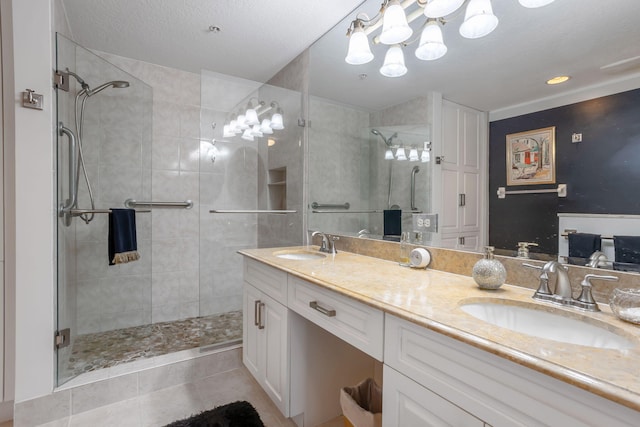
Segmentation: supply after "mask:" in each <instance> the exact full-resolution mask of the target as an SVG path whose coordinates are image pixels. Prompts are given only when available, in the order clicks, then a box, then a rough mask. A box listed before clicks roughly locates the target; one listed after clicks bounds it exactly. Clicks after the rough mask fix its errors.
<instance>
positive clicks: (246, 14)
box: [63, 0, 640, 111]
mask: <svg viewBox="0 0 640 427" xmlns="http://www.w3.org/2000/svg"><path fill="white" fill-rule="evenodd" d="M360 3H362V1H361V0H324V1H322V2H320V1H312V0H272V1H268V2H267V1H260V0H63V4H64V6H65V10H66V14H67V18H68V21H69V24H70V27H71V30H72V36H73V37H74V39H75V40H76V41H77V42H78V43H80V44H81V45H83V46H85V47H88V48H91V49H97V50H101V51H104V52H109V53H113V54H116V55H121V56H125V57H129V58H135V59H139V60H143V61H147V62H151V63H155V64H160V65H165V66H169V67H174V68H178V69H182V70H188V71H192V72H200V70H203V69H204V70H209V71H214V72H218V73H223V74H228V75H232V76H237V77H242V78H245V79H250V80H255V81H259V82H264V81H266V80H268V79H269V78H271V77H272V76H273V75H274V74H275V73H276V72H277V71H279V70H280V69H281V68H282V67H284V66H285V65H286V64H287V63H288V62H289V61H290V60H292V59H293V58H295V57H296V56H297V55H298V54H300V53H301V52H302V51H303V50H304V49H305V48H307V47H308V46H309V45H311V44H312V43H313V42H314V41H315V40H317V39H318V38H320V37H321V36H322V35H323V34H324V33H325V32H327V31H329V30H330V29H331V28H332V27H333V26H334V25H335V24H336V23H338V22H339V21H341V20H343V18H344V20H343V22H341V23H339V24H338V25H337V26H336V27H335V28H334V29H333V30H331V31H330V32H329V33H327V34H326V35H325V36H324V37H322V38H321V39H320V41H319V42H318V43H316V44H315V45H314V46H313V47H312V49H311V76H310V77H311V80H310V81H311V91H312V93H313V94H315V95H318V96H322V97H324V98H329V99H333V100H336V101H339V102H343V103H348V104H352V105H358V106H363V107H366V108H370V109H381V108H384V107H386V106H389V105H394V104H397V103H400V102H403V101H405V100H408V99H411V98H414V97H416V96H419V95H423V94H426V93H427V92H428V91H431V90H434V91H438V92H441V93H443V95H444V97H445V98H447V99H450V100H452V101H455V102H459V103H462V104H465V105H469V106H472V107H475V108H479V109H482V110H485V111H495V110H499V109H501V108H505V107H508V106H513V105H517V104H520V103H524V102H527V101H531V100H534V99H541V98H546V97H552V96H554V95H557V94H558V93H560V92H571V91H576V90H578V89H580V88H584V87H588V86H593V85H598V84H602V83H604V82H607V81H611V80H615V79H624V78H629V77H630V76H632V75H638V73H640V58H638V57H640V25H637V19H638V17H640V1H638V0H615V1H614V2H603V1H602V0H556V1H555V2H554V3H552V4H550V5H548V6H545V7H542V8H538V9H526V8H524V7H522V6H520V5H519V4H518V2H517V1H516V0H494V1H493V2H492V3H493V8H494V13H495V14H496V15H497V16H498V18H499V19H500V24H499V25H498V28H497V29H496V30H495V31H494V32H493V33H491V34H490V35H489V36H487V37H484V38H482V39H477V40H467V39H464V38H462V37H461V36H460V35H459V34H458V27H459V25H460V23H461V22H462V18H463V16H457V17H455V18H453V19H451V21H450V22H449V23H447V24H446V25H445V26H444V29H443V31H444V37H445V43H446V44H447V46H448V48H449V51H448V53H447V54H446V55H445V56H444V57H443V58H441V59H439V60H436V61H419V60H417V59H416V58H415V57H414V55H413V51H414V49H415V46H416V44H415V43H414V44H412V45H410V46H408V47H407V48H405V58H406V63H407V67H408V68H409V72H408V73H407V75H405V76H404V77H401V78H396V79H390V78H387V77H383V76H381V75H380V74H379V72H378V69H379V68H380V66H381V65H382V59H383V57H384V52H385V49H384V46H381V45H379V46H374V47H373V48H372V50H373V52H374V54H375V55H376V58H375V59H374V60H373V61H372V62H371V63H369V64H366V65H361V66H350V65H347V64H346V63H345V62H344V56H345V54H346V50H347V38H346V37H345V32H346V29H347V27H348V23H349V21H351V20H352V19H353V18H354V17H355V12H351V11H352V10H353V9H354V8H356V7H358V8H357V9H356V10H357V11H365V12H367V13H368V14H369V15H370V16H373V15H375V14H376V12H377V10H378V9H379V7H380V3H381V0H368V1H366V2H364V3H362V4H361V5H360V6H358V5H359V4H360ZM345 17H346V18H345ZM418 23H419V21H416V24H418ZM210 25H216V26H219V27H220V28H221V30H222V31H221V32H220V33H218V34H213V33H211V32H210V31H209V30H208V28H209V26H210ZM416 27H417V25H416ZM378 31H379V30H378ZM415 31H416V33H417V32H418V29H417V28H416V29H415ZM376 34H377V33H376ZM634 57H635V58H636V60H633V61H629V62H626V63H624V64H623V65H621V66H616V67H611V68H606V69H604V70H603V69H601V67H603V66H606V65H608V64H611V63H614V62H617V61H624V60H627V59H629V58H634ZM361 74H366V75H367V78H365V79H360V78H359V75H361ZM558 74H568V75H571V76H572V79H571V80H570V81H569V82H568V83H566V84H564V85H560V86H556V87H550V86H547V85H545V84H544V81H546V80H547V79H548V78H549V77H552V76H554V75H558Z"/></svg>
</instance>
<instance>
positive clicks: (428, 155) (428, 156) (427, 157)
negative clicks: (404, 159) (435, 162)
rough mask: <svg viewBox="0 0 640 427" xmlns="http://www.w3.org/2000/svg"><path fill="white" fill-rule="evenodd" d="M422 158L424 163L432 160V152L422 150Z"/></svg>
mask: <svg viewBox="0 0 640 427" xmlns="http://www.w3.org/2000/svg"><path fill="white" fill-rule="evenodd" d="M420 160H421V161H422V163H427V162H428V161H429V160H431V153H430V152H429V150H424V151H423V152H422V155H421V156H420Z"/></svg>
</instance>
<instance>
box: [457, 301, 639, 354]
mask: <svg viewBox="0 0 640 427" xmlns="http://www.w3.org/2000/svg"><path fill="white" fill-rule="evenodd" d="M460 309H461V310H462V311H464V312H465V313H467V314H470V315H471V316H473V317H475V318H477V319H480V320H483V321H485V322H487V323H491V324H492V325H495V326H499V327H501V328H506V329H510V330H512V331H514V332H519V333H521V334H527V335H531V336H534V337H538V338H543V339H547V340H553V341H559V342H562V343H567V344H577V345H583V346H588V347H595V348H606V349H616V350H623V349H627V348H631V347H634V346H635V343H634V342H632V341H631V340H629V339H627V338H626V337H623V336H621V335H620V334H618V333H616V332H614V331H613V330H612V329H613V328H614V327H612V326H609V325H607V324H606V323H603V322H599V321H597V320H594V319H591V318H588V317H586V316H582V315H580V314H569V313H564V312H561V311H559V310H553V311H548V310H549V308H548V307H540V308H539V307H538V306H536V305H535V304H528V303H522V305H514V304H509V303H505V301H496V300H487V301H478V300H474V301H469V302H466V303H465V302H464V301H463V303H462V305H461V306H460Z"/></svg>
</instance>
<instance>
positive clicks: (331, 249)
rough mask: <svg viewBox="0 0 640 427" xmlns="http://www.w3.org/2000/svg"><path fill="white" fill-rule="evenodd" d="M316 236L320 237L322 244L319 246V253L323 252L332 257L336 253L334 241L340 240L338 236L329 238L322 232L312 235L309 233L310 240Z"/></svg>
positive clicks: (315, 232)
mask: <svg viewBox="0 0 640 427" xmlns="http://www.w3.org/2000/svg"><path fill="white" fill-rule="evenodd" d="M317 235H321V236H322V244H321V245H320V249H319V251H320V252H325V253H328V254H333V255H335V254H337V253H338V251H337V250H336V245H335V241H336V240H340V238H339V237H338V236H331V235H329V234H326V233H323V232H322V231H314V232H313V233H311V238H312V239H313V238H314V237H315V236H317Z"/></svg>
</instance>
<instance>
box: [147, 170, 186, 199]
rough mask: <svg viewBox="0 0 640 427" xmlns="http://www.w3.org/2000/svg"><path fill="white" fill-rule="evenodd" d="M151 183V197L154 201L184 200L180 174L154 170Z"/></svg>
mask: <svg viewBox="0 0 640 427" xmlns="http://www.w3.org/2000/svg"><path fill="white" fill-rule="evenodd" d="M151 181H152V183H151V188H152V190H151V197H152V198H153V199H154V200H158V201H162V200H167V201H173V200H184V198H183V196H182V188H181V185H180V184H181V183H180V172H178V171H162V170H160V171H158V170H153V172H152V173H151Z"/></svg>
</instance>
